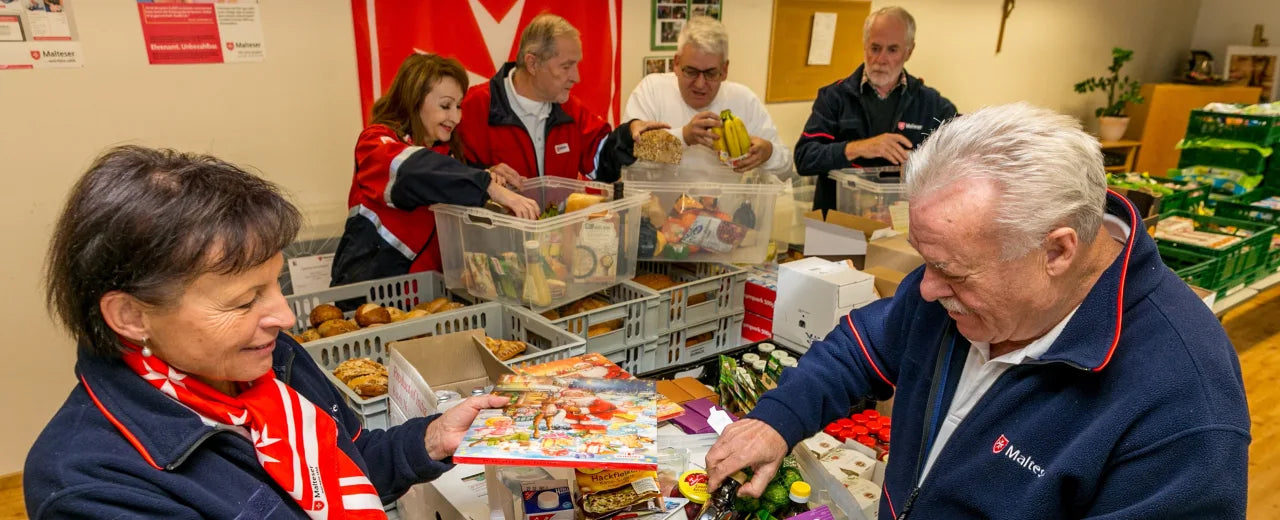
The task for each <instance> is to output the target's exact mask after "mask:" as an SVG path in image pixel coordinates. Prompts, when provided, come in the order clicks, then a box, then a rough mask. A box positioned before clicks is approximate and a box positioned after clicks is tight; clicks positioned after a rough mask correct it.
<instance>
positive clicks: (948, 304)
mask: <svg viewBox="0 0 1280 520" xmlns="http://www.w3.org/2000/svg"><path fill="white" fill-rule="evenodd" d="M938 303H941V304H942V308H944V309H946V310H948V311H950V312H954V313H956V314H969V308H968V307H965V306H964V304H963V303H960V300H957V299H955V298H951V297H946V298H938Z"/></svg>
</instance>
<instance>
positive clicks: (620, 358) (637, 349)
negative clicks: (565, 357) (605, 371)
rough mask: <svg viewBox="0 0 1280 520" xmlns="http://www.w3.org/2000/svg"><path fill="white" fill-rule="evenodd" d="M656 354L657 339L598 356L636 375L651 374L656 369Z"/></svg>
mask: <svg viewBox="0 0 1280 520" xmlns="http://www.w3.org/2000/svg"><path fill="white" fill-rule="evenodd" d="M590 348H591V347H590V345H588V347H587V349H588V350H590ZM657 353H658V339H657V338H653V339H650V340H649V341H648V342H645V343H642V344H640V345H633V346H623V347H620V348H617V349H615V350H611V351H609V352H601V353H600V355H602V356H604V357H606V358H608V359H609V361H612V362H613V363H614V364H615V365H618V366H620V367H622V369H623V370H626V371H627V372H630V373H631V375H638V374H643V373H645V372H652V371H653V370H654V369H655V368H656V366H655V364H656V363H657Z"/></svg>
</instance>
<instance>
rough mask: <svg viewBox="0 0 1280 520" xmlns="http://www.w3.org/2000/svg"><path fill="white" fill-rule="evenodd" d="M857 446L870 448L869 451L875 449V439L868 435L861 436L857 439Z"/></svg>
mask: <svg viewBox="0 0 1280 520" xmlns="http://www.w3.org/2000/svg"><path fill="white" fill-rule="evenodd" d="M858 444H861V445H863V446H866V447H868V448H871V449H875V447H876V440H875V438H873V437H871V436H870V435H863V436H861V437H858Z"/></svg>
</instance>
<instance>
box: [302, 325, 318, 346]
mask: <svg viewBox="0 0 1280 520" xmlns="http://www.w3.org/2000/svg"><path fill="white" fill-rule="evenodd" d="M321 337H323V336H321V335H320V331H319V330H316V328H315V327H311V328H309V329H307V330H304V331H302V340H301V341H299V343H306V342H308V341H315V340H318V339H320V338H321Z"/></svg>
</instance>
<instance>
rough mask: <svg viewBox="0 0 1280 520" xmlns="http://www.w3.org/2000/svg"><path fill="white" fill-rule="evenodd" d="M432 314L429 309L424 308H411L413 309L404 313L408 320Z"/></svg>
mask: <svg viewBox="0 0 1280 520" xmlns="http://www.w3.org/2000/svg"><path fill="white" fill-rule="evenodd" d="M430 314H431V313H429V312H427V311H424V310H422V309H414V310H411V311H409V312H406V313H404V319H406V320H412V319H414V318H421V317H423V316H428V315H430Z"/></svg>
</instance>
